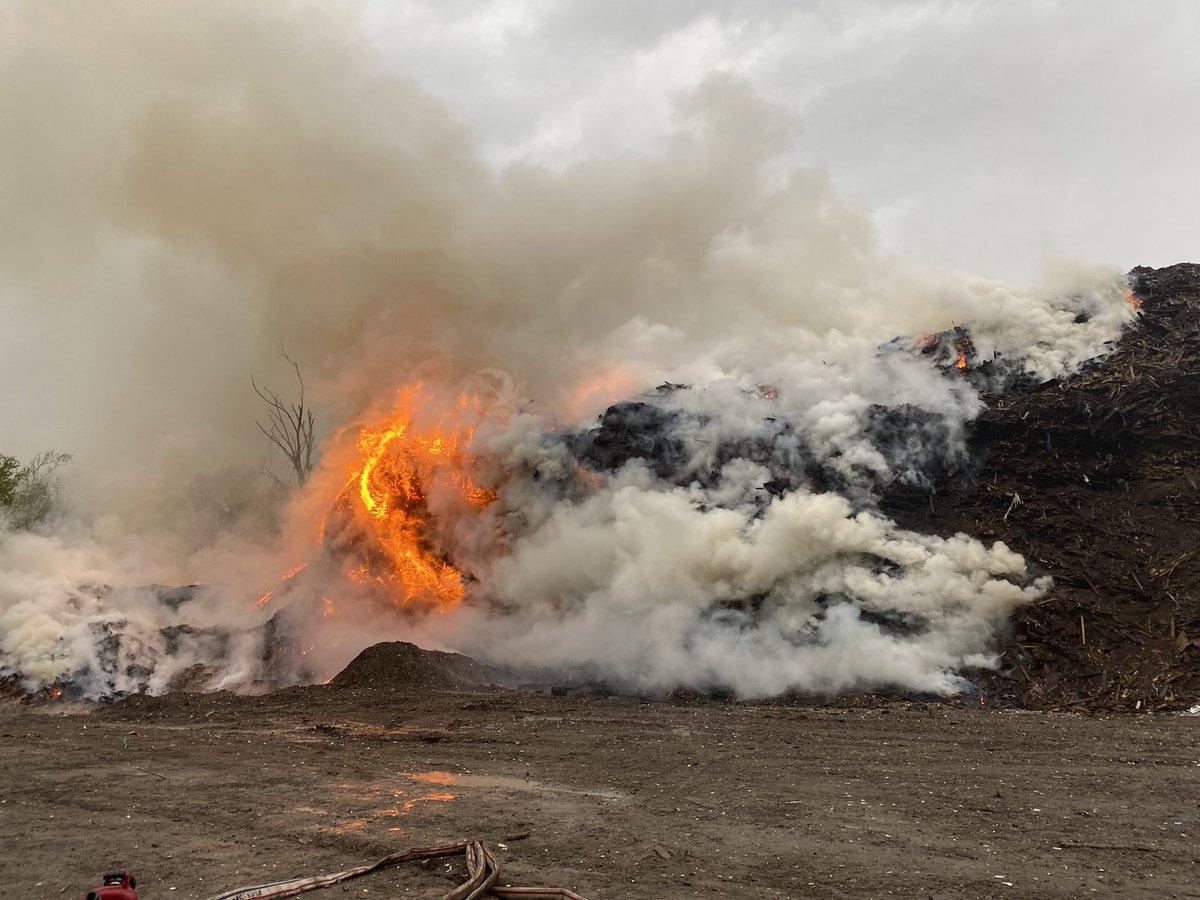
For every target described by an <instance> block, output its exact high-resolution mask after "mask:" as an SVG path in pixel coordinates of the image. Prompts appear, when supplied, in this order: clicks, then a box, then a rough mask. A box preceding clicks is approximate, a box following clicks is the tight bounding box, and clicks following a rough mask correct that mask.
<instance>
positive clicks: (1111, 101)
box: [365, 0, 1200, 282]
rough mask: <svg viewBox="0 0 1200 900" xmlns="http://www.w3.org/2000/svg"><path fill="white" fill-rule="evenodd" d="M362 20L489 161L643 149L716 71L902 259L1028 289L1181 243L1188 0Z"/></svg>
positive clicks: (447, 1)
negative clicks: (790, 136)
mask: <svg viewBox="0 0 1200 900" xmlns="http://www.w3.org/2000/svg"><path fill="white" fill-rule="evenodd" d="M365 27H366V28H367V30H368V32H369V33H370V35H371V38H372V40H373V41H374V42H375V43H376V45H377V46H378V48H379V52H380V55H381V57H382V58H383V59H384V60H385V61H386V63H387V65H388V66H390V67H392V68H394V69H395V70H396V71H399V72H403V73H406V74H408V75H411V76H412V77H413V78H415V79H417V80H418V81H419V82H420V83H421V84H422V85H423V86H424V87H425V88H426V89H427V90H429V91H431V92H433V93H435V94H437V95H438V96H440V97H441V98H443V99H444V100H446V101H447V102H448V104H449V105H450V106H451V108H452V109H453V110H454V111H455V112H456V114H457V115H459V116H460V117H461V118H462V119H463V120H464V121H465V122H466V123H468V125H469V126H470V127H471V128H472V129H473V130H474V131H475V132H476V134H477V136H478V138H479V140H480V141H481V144H482V146H483V147H484V150H485V152H486V154H487V157H488V158H489V159H490V160H492V161H493V162H495V163H497V164H503V163H506V162H509V161H512V160H516V159H532V160H537V161H539V162H542V163H546V164H550V165H561V164H564V163H566V162H568V161H572V160H576V159H579V158H581V157H588V156H593V155H596V156H600V155H605V154H608V153H611V152H612V151H613V150H625V151H631V152H638V151H639V150H646V149H648V148H652V147H653V146H654V144H655V141H656V139H657V138H659V137H660V136H661V135H662V134H663V133H664V131H665V128H666V125H667V122H668V120H669V115H670V99H671V97H672V96H673V95H675V94H677V93H678V92H680V91H683V90H686V89H687V88H689V87H692V86H694V85H695V84H697V83H698V82H699V81H700V80H701V79H702V78H704V77H705V76H706V75H707V74H709V73H712V72H714V71H732V72H736V73H739V74H741V75H743V76H744V77H745V78H747V79H748V80H749V81H750V82H751V83H752V84H753V85H754V86H755V88H756V89H757V90H758V91H759V92H760V93H761V94H762V95H763V96H765V97H767V98H769V99H771V100H772V101H774V102H776V103H779V104H780V105H782V106H784V107H785V108H787V109H788V110H789V111H791V112H792V113H794V115H795V120H796V139H795V145H794V148H793V151H792V153H793V156H794V158H795V159H796V160H797V161H799V162H803V163H805V164H816V165H821V166H824V167H826V168H827V169H828V171H829V172H830V174H831V176H832V178H833V181H834V184H835V186H836V188H837V189H838V190H839V192H840V193H841V194H842V195H843V196H844V197H847V198H849V199H851V200H853V201H855V202H858V203H861V204H863V205H865V206H867V207H868V208H869V209H870V210H871V212H872V214H873V216H874V219H875V222H876V224H877V226H878V227H879V229H880V233H881V235H882V237H883V239H884V241H885V242H886V245H887V246H888V247H889V248H891V249H894V250H896V251H898V252H900V253H902V254H904V255H906V256H910V257H913V258H915V259H916V260H919V261H926V260H927V261H931V262H938V263H944V264H948V265H951V266H953V267H955V268H958V269H962V270H966V271H969V272H972V273H975V274H980V275H985V276H992V277H998V278H1003V279H1006V280H1010V281H1015V282H1025V281H1028V280H1030V279H1031V278H1032V277H1033V276H1034V275H1035V273H1036V271H1037V269H1038V267H1039V265H1040V263H1041V261H1042V259H1043V258H1045V257H1046V256H1059V255H1063V256H1068V257H1078V258H1082V259H1085V260H1088V261H1092V262H1100V263H1106V264H1110V265H1113V266H1116V267H1118V268H1121V269H1128V268H1130V267H1132V266H1134V265H1138V264H1149V265H1165V264H1170V263H1173V262H1181V261H1187V260H1191V259H1195V258H1197V256H1198V254H1197V251H1196V244H1197V241H1198V239H1200V168H1198V167H1197V165H1196V161H1195V160H1196V155H1197V150H1198V149H1200V117H1198V116H1197V115H1196V110H1197V109H1200V51H1198V49H1197V48H1198V47H1200V4H1197V3H1195V2H1191V0H1139V2H1126V0H1072V2H1053V0H1032V2H1030V0H1005V2H999V0H991V2H972V0H958V2H938V0H911V2H906V0H861V2H854V0H839V2H772V0H758V2H755V0H742V2H712V0H690V2H689V0H653V2H651V0H581V2H557V0H494V2H476V0H463V2H457V0H439V2H392V0H378V2H374V3H372V4H371V5H369V7H368V12H367V15H366V17H365Z"/></svg>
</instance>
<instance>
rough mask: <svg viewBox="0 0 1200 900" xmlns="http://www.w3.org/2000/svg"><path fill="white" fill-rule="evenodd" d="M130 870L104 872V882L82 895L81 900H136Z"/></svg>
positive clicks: (135, 884) (134, 886) (134, 884)
mask: <svg viewBox="0 0 1200 900" xmlns="http://www.w3.org/2000/svg"><path fill="white" fill-rule="evenodd" d="M136 887H137V879H136V878H134V877H133V873H132V872H105V873H104V884H103V885H102V886H101V887H98V888H96V889H95V890H94V891H88V892H87V893H86V894H84V895H83V900H138V895H137V891H135V890H134V888H136Z"/></svg>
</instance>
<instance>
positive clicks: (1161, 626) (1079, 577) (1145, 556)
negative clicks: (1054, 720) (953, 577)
mask: <svg viewBox="0 0 1200 900" xmlns="http://www.w3.org/2000/svg"><path fill="white" fill-rule="evenodd" d="M1130 277H1131V283H1132V285H1133V288H1134V291H1135V299H1136V300H1138V301H1140V303H1141V317H1140V319H1139V321H1138V322H1137V323H1136V324H1135V325H1134V326H1133V327H1132V328H1131V329H1130V330H1129V331H1128V332H1127V333H1126V334H1125V335H1124V336H1123V338H1122V339H1121V342H1120V344H1119V345H1118V347H1117V349H1116V351H1115V352H1114V353H1113V354H1111V355H1110V356H1108V357H1106V358H1105V359H1103V360H1102V361H1101V362H1100V363H1099V364H1097V365H1095V366H1093V367H1091V368H1090V369H1089V370H1088V371H1086V372H1084V373H1082V374H1081V375H1079V376H1077V377H1075V378H1073V379H1070V380H1068V381H1063V382H1060V381H1050V382H1047V383H1045V384H1042V385H1038V386H1036V387H1034V388H1032V389H1031V390H1029V392H1028V393H1024V394H1021V395H1016V396H1013V395H1008V396H989V397H986V399H987V401H988V410H987V412H985V413H984V414H983V415H982V416H981V417H980V419H979V420H978V421H977V422H976V433H975V438H974V440H975V446H976V451H977V452H978V453H980V454H983V455H984V458H985V460H986V461H985V463H984V465H983V467H982V470H981V472H980V474H979V475H978V477H977V478H976V479H975V480H974V481H973V483H971V484H959V485H951V486H942V488H941V489H940V490H939V491H938V492H937V493H936V494H935V495H933V496H931V495H929V494H927V493H924V492H920V493H918V492H916V491H911V490H909V491H905V490H903V489H898V490H894V491H891V492H889V494H888V495H887V497H886V498H885V502H884V507H885V509H886V510H887V511H888V512H889V514H891V515H893V516H895V517H896V518H897V519H899V520H900V521H901V522H902V523H903V524H905V525H907V526H908V527H911V528H915V529H918V530H921V531H934V532H938V533H941V534H952V533H954V532H958V531H963V532H966V533H967V534H971V535H974V536H976V537H979V538H982V539H984V540H987V541H995V540H1002V541H1004V542H1005V543H1006V544H1008V545H1009V546H1010V547H1011V548H1012V549H1014V550H1016V551H1017V552H1019V553H1022V554H1024V555H1025V557H1026V558H1027V559H1028V560H1029V562H1030V564H1031V565H1032V566H1035V567H1038V566H1040V567H1041V568H1042V569H1043V570H1044V571H1045V572H1046V573H1048V574H1049V575H1052V576H1053V578H1054V589H1053V590H1052V591H1051V593H1050V594H1049V595H1048V596H1046V597H1045V598H1044V599H1043V600H1041V601H1040V602H1038V603H1037V604H1035V605H1033V606H1031V607H1027V608H1026V609H1024V610H1023V611H1022V612H1021V613H1019V614H1018V615H1017V616H1016V618H1015V621H1014V623H1013V625H1014V628H1013V633H1012V635H1011V638H1010V640H1009V641H1008V642H1007V645H1006V646H1005V647H1004V658H1003V661H1004V666H1005V668H1004V671H1003V674H1002V675H1000V676H995V677H990V676H989V677H987V678H985V679H984V681H985V685H986V687H987V689H988V690H990V691H992V692H994V693H995V695H996V696H997V699H1001V698H1002V699H1004V700H1007V701H1008V702H1011V703H1014V704H1018V705H1021V706H1027V707H1034V708H1052V707H1061V706H1083V707H1085V708H1086V707H1094V708H1130V709H1147V708H1149V709H1171V708H1179V707H1182V706H1188V705H1191V704H1194V703H1196V702H1197V701H1198V700H1200V487H1198V482H1200V265H1195V264H1181V265H1176V266H1171V267H1169V268H1165V269H1158V270H1155V269H1148V268H1138V269H1134V270H1133V272H1131V273H1130Z"/></svg>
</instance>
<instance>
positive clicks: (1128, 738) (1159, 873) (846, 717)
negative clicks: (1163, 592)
mask: <svg viewBox="0 0 1200 900" xmlns="http://www.w3.org/2000/svg"><path fill="white" fill-rule="evenodd" d="M1198 785H1200V716H1181V715H1172V714H1165V713H1163V714H1150V715H1128V714H1125V715H1114V716H1107V715H1095V716H1088V715H1083V714H1078V713H1076V714H1071V713H1044V712H1028V711H1017V710H986V709H984V710H979V709H973V708H955V707H953V706H949V705H945V704H941V703H937V704H929V705H926V704H922V703H913V702H900V701H896V702H893V703H891V704H889V705H882V706H877V707H876V708H860V709H853V708H833V707H820V706H800V705H783V704H779V705H776V704H759V705H755V704H749V703H740V702H739V703H735V702H721V701H717V700H711V699H709V700H689V701H679V702H669V701H647V700H639V699H635V698H622V697H607V698H605V697H591V698H582V697H563V696H551V695H545V694H524V693H516V692H509V691H500V690H491V691H482V692H479V691H476V692H468V691H436V690H434V691H428V690H426V691H423V692H421V693H420V694H419V695H408V694H406V693H405V692H403V691H396V690H394V689H382V688H378V687H375V688H372V687H356V688H338V687H335V686H324V687H306V688H291V689H288V690H285V691H282V692H279V693H275V694H270V695H264V696H260V697H235V696H231V695H227V694H215V695H214V694H208V695H186V694H176V695H170V696H165V697H158V698H154V697H144V696H137V697H131V698H129V699H127V700H125V701H123V702H121V703H117V704H112V705H107V706H102V707H87V706H83V705H76V704H71V705H64V704H61V703H53V702H47V703H41V704H38V705H33V706H30V705H22V704H18V703H16V702H12V701H7V702H5V703H4V704H3V705H0V817H2V818H0V824H2V827H3V831H2V833H3V835H4V838H3V852H2V853H0V885H3V888H2V889H0V893H2V894H3V895H4V896H5V897H14V898H16V897H21V898H32V897H59V896H68V897H71V896H74V897H79V896H81V895H82V894H83V892H84V891H86V890H87V889H89V888H91V887H95V886H98V884H99V878H100V875H101V873H102V872H104V871H105V870H107V869H112V868H129V869H132V870H133V871H134V872H135V873H136V874H137V876H138V878H139V880H140V882H141V885H140V894H141V897H142V898H143V900H146V898H166V897H173V898H181V900H182V898H189V897H199V898H203V897H209V896H212V895H216V894H218V893H220V892H222V891H224V890H229V889H232V888H234V887H238V886H241V885H247V884H259V883H263V882H269V881H275V880H282V879H285V878H291V877H296V876H299V875H304V874H316V873H321V872H330V871H337V870H340V869H344V868H348V867H350V866H351V865H356V864H360V863H363V862H368V861H371V860H373V859H375V858H377V857H379V856H382V855H385V854H387V853H390V852H393V851H396V850H399V849H403V848H406V847H429V846H437V845H440V844H444V843H448V842H453V841H456V840H459V839H468V838H471V839H480V840H484V841H485V842H487V843H488V844H489V845H490V846H491V847H492V849H493V850H494V851H495V852H496V855H497V857H498V858H499V861H500V864H501V867H502V872H501V883H502V884H504V883H509V884H533V885H545V886H551V887H568V888H571V889H574V890H576V891H578V892H579V893H581V894H582V895H583V896H584V897H586V898H588V900H598V898H617V897H621V898H639V897H644V898H651V897H654V898H659V897H692V896H703V897H883V896H897V897H956V898H958V897H1018V896H1019V897H1082V896H1089V895H1092V894H1096V895H1099V896H1120V897H1138V896H1147V897H1149V896H1153V897H1197V896H1200V865H1198V860H1200V850H1198V848H1197V836H1198V835H1200V791H1198V790H1197V786H1198ZM463 877H464V866H463V862H462V860H461V859H454V860H452V861H450V862H449V863H448V862H447V861H430V862H425V863H415V864H407V865H406V866H403V867H398V868H393V869H389V870H387V871H385V872H382V873H379V874H377V875H373V876H367V877H366V878H364V879H361V880H355V881H351V882H348V883H346V884H344V885H341V886H337V887H334V888H331V889H327V890H326V891H324V892H316V893H314V894H311V895H306V896H313V897H320V896H333V895H337V896H341V895H343V894H346V893H349V894H356V895H363V896H372V895H373V896H384V897H387V896H425V897H436V896H440V895H441V893H443V892H444V891H446V890H449V889H450V888H451V887H453V886H454V885H455V884H456V883H458V882H460V881H462V880H463Z"/></svg>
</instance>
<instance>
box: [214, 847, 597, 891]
mask: <svg viewBox="0 0 1200 900" xmlns="http://www.w3.org/2000/svg"><path fill="white" fill-rule="evenodd" d="M463 854H465V855H466V857H467V880H466V881H465V882H463V883H462V884H461V885H459V886H458V887H456V888H455V889H454V890H452V891H450V892H448V893H446V894H443V895H442V900H478V898H481V897H486V896H492V897H497V898H499V900H522V898H530V897H532V898H543V900H584V898H582V897H580V896H579V895H578V894H576V893H575V892H574V891H569V890H566V889H565V888H536V887H498V886H497V885H496V882H497V881H498V880H499V878H500V865H499V863H497V862H496V857H494V856H493V855H492V851H491V850H489V849H488V848H487V846H486V845H484V844H483V843H481V842H480V841H464V842H462V843H461V844H450V845H448V846H446V847H431V848H427V849H417V848H413V849H410V850H402V851H400V852H398V853H392V854H389V855H388V856H385V857H383V859H380V860H377V861H376V862H373V863H369V864H367V865H363V866H356V867H355V868H353V869H345V870H344V871H341V872H333V873H332V874H329V875H312V876H309V877H306V878H296V879H293V880H291V881H276V882H274V883H272V884H258V885H253V886H251V887H240V888H235V889H234V890H232V891H227V892H226V893H224V894H217V895H216V896H215V897H210V898H209V900H275V898H278V897H294V896H295V895H296V894H300V893H303V892H304V891H311V890H315V889H316V888H323V887H329V886H330V885H333V884H338V883H340V882H343V881H349V880H350V879H351V878H358V877H359V876H360V875H366V874H367V873H368V872H375V871H377V870H379V869H384V868H387V867H388V866H395V865H399V864H400V863H405V862H411V861H412V860H416V859H441V858H444V857H447V856H459V855H463Z"/></svg>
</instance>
